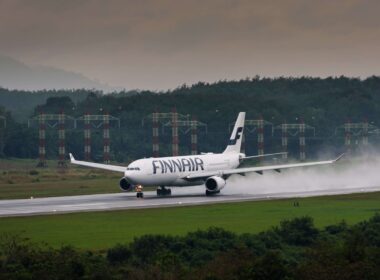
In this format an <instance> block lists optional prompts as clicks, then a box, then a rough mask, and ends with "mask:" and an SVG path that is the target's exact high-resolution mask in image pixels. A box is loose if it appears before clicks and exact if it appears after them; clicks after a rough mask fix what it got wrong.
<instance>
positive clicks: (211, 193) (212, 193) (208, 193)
mask: <svg viewBox="0 0 380 280" xmlns="http://www.w3.org/2000/svg"><path fill="white" fill-rule="evenodd" d="M218 193H220V191H216V192H210V191H208V190H206V195H207V196H211V195H216V194H218Z"/></svg>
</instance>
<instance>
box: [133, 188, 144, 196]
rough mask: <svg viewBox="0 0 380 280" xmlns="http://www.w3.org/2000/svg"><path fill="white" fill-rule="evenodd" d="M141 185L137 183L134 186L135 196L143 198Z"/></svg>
mask: <svg viewBox="0 0 380 280" xmlns="http://www.w3.org/2000/svg"><path fill="white" fill-rule="evenodd" d="M142 190H143V186H141V185H137V186H136V187H135V191H136V197H137V198H144V193H143V191H142Z"/></svg>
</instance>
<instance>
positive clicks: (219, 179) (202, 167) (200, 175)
mask: <svg viewBox="0 0 380 280" xmlns="http://www.w3.org/2000/svg"><path fill="white" fill-rule="evenodd" d="M244 122H245V112H240V113H239V115H238V118H237V120H236V123H235V126H234V129H233V131H232V134H231V137H230V140H229V142H228V145H227V147H226V149H225V150H224V151H223V152H222V153H218V154H214V153H203V154H200V155H188V156H172V157H157V158H154V157H151V158H143V159H138V160H136V161H133V162H132V163H130V164H129V165H128V166H127V167H124V166H117V165H110V164H101V163H93V162H87V161H79V160H76V159H75V158H74V156H73V155H72V154H71V153H70V161H71V163H72V164H77V165H82V166H87V167H93V168H99V169H105V170H110V171H116V172H120V173H122V174H123V177H122V178H121V179H120V182H119V186H120V188H121V190H123V191H132V190H133V189H134V188H135V187H136V186H159V187H158V188H157V195H158V196H166V195H171V189H167V188H166V187H186V186H197V185H204V186H205V188H206V191H205V193H206V195H215V194H217V193H220V191H221V190H222V189H223V188H224V187H225V185H226V183H227V182H226V180H227V179H228V178H229V177H230V176H231V175H233V174H239V175H245V174H246V173H251V172H256V173H258V174H260V175H262V174H263V172H264V171H270V170H274V171H277V172H281V170H283V169H289V168H295V167H303V166H315V165H325V164H332V163H334V162H336V161H338V160H339V159H340V158H341V157H342V156H343V155H341V156H339V157H338V158H336V159H334V160H327V161H315V162H306V163H293V164H280V165H269V166H258V167H244V168H238V167H239V165H240V164H241V163H242V161H244V160H246V159H249V158H255V157H262V156H271V155H275V154H281V153H275V154H265V155H256V156H246V155H245V154H244V153H241V151H240V148H241V141H242V136H243V129H244ZM137 197H142V196H141V194H139V192H138V193H137Z"/></svg>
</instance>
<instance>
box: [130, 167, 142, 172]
mask: <svg viewBox="0 0 380 280" xmlns="http://www.w3.org/2000/svg"><path fill="white" fill-rule="evenodd" d="M127 170H138V171H140V167H127Z"/></svg>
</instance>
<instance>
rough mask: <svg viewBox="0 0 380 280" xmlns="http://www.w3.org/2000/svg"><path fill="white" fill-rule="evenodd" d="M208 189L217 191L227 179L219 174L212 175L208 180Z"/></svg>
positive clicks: (212, 191)
mask: <svg viewBox="0 0 380 280" xmlns="http://www.w3.org/2000/svg"><path fill="white" fill-rule="evenodd" d="M205 185H206V189H207V191H208V192H210V193H217V192H219V191H220V190H221V189H223V188H224V186H225V185H226V180H224V179H223V178H221V177H218V176H212V177H210V178H208V179H207V180H206V183H205Z"/></svg>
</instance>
